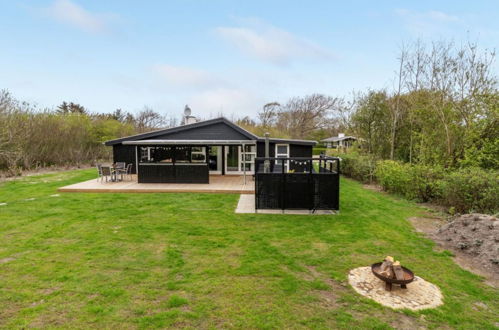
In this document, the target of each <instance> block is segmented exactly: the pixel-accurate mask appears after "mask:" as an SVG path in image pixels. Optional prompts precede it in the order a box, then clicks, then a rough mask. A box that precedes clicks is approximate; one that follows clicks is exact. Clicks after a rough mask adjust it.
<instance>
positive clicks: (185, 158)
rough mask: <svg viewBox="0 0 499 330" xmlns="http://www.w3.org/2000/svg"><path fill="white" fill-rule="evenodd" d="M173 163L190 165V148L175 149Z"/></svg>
mask: <svg viewBox="0 0 499 330" xmlns="http://www.w3.org/2000/svg"><path fill="white" fill-rule="evenodd" d="M175 162H176V163H190V162H191V147H176V150H175Z"/></svg>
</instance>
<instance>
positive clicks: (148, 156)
mask: <svg viewBox="0 0 499 330" xmlns="http://www.w3.org/2000/svg"><path fill="white" fill-rule="evenodd" d="M143 148H144V147H140V161H142V158H143V157H142V156H145V155H143V154H142V152H144V151H146V150H144V149H143ZM146 148H147V161H148V162H149V161H150V160H151V147H146Z"/></svg>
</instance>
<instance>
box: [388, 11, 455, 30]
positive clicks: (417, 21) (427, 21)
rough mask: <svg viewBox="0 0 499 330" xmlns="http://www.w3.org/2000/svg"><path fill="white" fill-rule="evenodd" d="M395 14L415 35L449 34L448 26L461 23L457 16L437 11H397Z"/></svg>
mask: <svg viewBox="0 0 499 330" xmlns="http://www.w3.org/2000/svg"><path fill="white" fill-rule="evenodd" d="M395 14H396V15H397V16H399V17H400V18H402V19H403V21H404V23H405V26H406V27H407V28H408V29H409V30H410V31H412V32H414V33H415V34H435V33H442V32H451V31H450V29H449V26H450V25H454V24H458V23H461V19H460V18H459V17H458V16H455V15H451V14H447V13H444V12H441V11H437V10H430V11H425V12H419V11H411V10H408V9H397V10H395Z"/></svg>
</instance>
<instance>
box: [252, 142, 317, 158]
mask: <svg viewBox="0 0 499 330" xmlns="http://www.w3.org/2000/svg"><path fill="white" fill-rule="evenodd" d="M278 144H280V143H278ZM282 144H289V157H312V148H313V146H311V145H301V144H292V143H285V142H283V143H282ZM275 145H276V144H275V143H272V142H270V143H269V157H275ZM256 156H257V157H265V142H257V144H256Z"/></svg>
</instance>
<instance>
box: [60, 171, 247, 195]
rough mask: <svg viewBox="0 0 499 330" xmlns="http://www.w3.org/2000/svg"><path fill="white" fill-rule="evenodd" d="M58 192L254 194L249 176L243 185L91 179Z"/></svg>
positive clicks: (216, 180)
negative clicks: (101, 180) (102, 180)
mask: <svg viewBox="0 0 499 330" xmlns="http://www.w3.org/2000/svg"><path fill="white" fill-rule="evenodd" d="M58 191H60V192H89V193H100V192H102V193H104V192H107V193H178V192H202V193H226V194H254V193H255V182H254V181H253V178H252V177H251V175H247V176H246V184H244V179H243V176H240V175H225V176H222V175H210V183H209V184H198V183H183V184H179V183H137V178H136V177H135V176H133V178H132V180H130V179H126V180H124V181H121V182H105V181H104V182H100V180H98V179H92V180H88V181H84V182H80V183H75V184H72V185H69V186H65V187H61V188H59V189H58Z"/></svg>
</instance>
